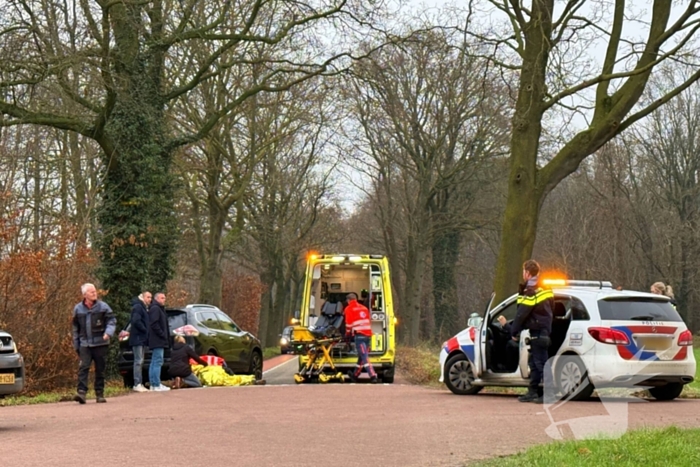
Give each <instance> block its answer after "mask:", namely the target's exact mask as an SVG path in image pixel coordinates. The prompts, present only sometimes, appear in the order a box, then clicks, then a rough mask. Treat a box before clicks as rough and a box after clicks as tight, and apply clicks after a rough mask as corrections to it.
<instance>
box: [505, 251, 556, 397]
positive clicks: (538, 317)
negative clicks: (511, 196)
mask: <svg viewBox="0 0 700 467" xmlns="http://www.w3.org/2000/svg"><path fill="white" fill-rule="evenodd" d="M539 274H540V265H539V264H537V261H535V260H532V259H529V260H527V261H525V263H524V264H523V280H524V281H525V283H524V284H522V285H521V287H520V294H519V295H518V311H517V313H516V315H515V319H514V320H513V324H512V325H511V336H512V338H513V340H514V341H519V334H520V331H521V330H523V329H529V330H530V360H529V362H528V363H529V366H530V387H529V389H528V392H527V394H525V395H524V396H520V397H518V400H519V401H520V402H537V403H542V394H543V391H542V389H541V388H540V383H541V382H542V380H543V377H544V369H545V364H546V363H547V359H548V357H549V351H548V349H549V344H550V342H551V341H550V338H549V336H550V334H551V333H552V310H553V309H554V293H553V292H552V291H551V289H548V288H544V287H543V286H542V285H541V284H540V283H539V282H540V279H539Z"/></svg>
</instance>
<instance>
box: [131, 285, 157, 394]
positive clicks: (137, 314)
mask: <svg viewBox="0 0 700 467" xmlns="http://www.w3.org/2000/svg"><path fill="white" fill-rule="evenodd" d="M151 298H152V295H151V292H148V291H144V292H142V293H141V295H139V296H138V297H137V298H135V299H134V300H133V301H132V302H131V321H130V322H131V327H130V328H129V345H130V346H131V350H132V352H133V354H134V391H136V392H145V391H148V389H146V388H145V387H144V386H143V356H144V353H145V351H146V346H147V345H148V328H149V326H150V322H149V320H148V306H149V305H150V304H151Z"/></svg>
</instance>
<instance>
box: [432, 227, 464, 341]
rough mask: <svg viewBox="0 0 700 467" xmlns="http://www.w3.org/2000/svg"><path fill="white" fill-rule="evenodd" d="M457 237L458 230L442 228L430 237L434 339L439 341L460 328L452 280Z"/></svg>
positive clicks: (458, 242) (457, 244) (455, 261)
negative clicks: (431, 244)
mask: <svg viewBox="0 0 700 467" xmlns="http://www.w3.org/2000/svg"><path fill="white" fill-rule="evenodd" d="M461 237H462V236H461V234H460V233H459V232H458V231H455V230H444V231H441V232H440V233H438V234H436V235H435V237H434V238H433V301H434V303H435V305H434V306H435V331H436V332H435V336H436V339H437V342H442V341H443V340H445V338H447V337H450V336H452V335H454V334H455V332H456V331H458V330H459V329H461V326H460V324H461V323H460V322H459V313H458V312H457V283H456V282H455V266H456V264H457V258H458V252H459V244H460V242H461Z"/></svg>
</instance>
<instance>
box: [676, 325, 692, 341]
mask: <svg viewBox="0 0 700 467" xmlns="http://www.w3.org/2000/svg"><path fill="white" fill-rule="evenodd" d="M678 345H693V333H692V332H690V330H688V329H686V330H685V331H683V332H682V333H681V335H680V336H678Z"/></svg>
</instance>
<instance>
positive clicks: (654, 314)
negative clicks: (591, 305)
mask: <svg viewBox="0 0 700 467" xmlns="http://www.w3.org/2000/svg"><path fill="white" fill-rule="evenodd" d="M598 309H599V310H600V318H601V319H605V320H634V321H683V319H682V318H681V316H680V315H679V314H678V312H677V311H676V309H675V308H674V307H673V305H671V303H670V302H666V301H661V300H655V299H650V298H644V297H639V298H634V297H624V298H621V299H618V298H616V299H610V298H609V299H607V300H599V301H598Z"/></svg>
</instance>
